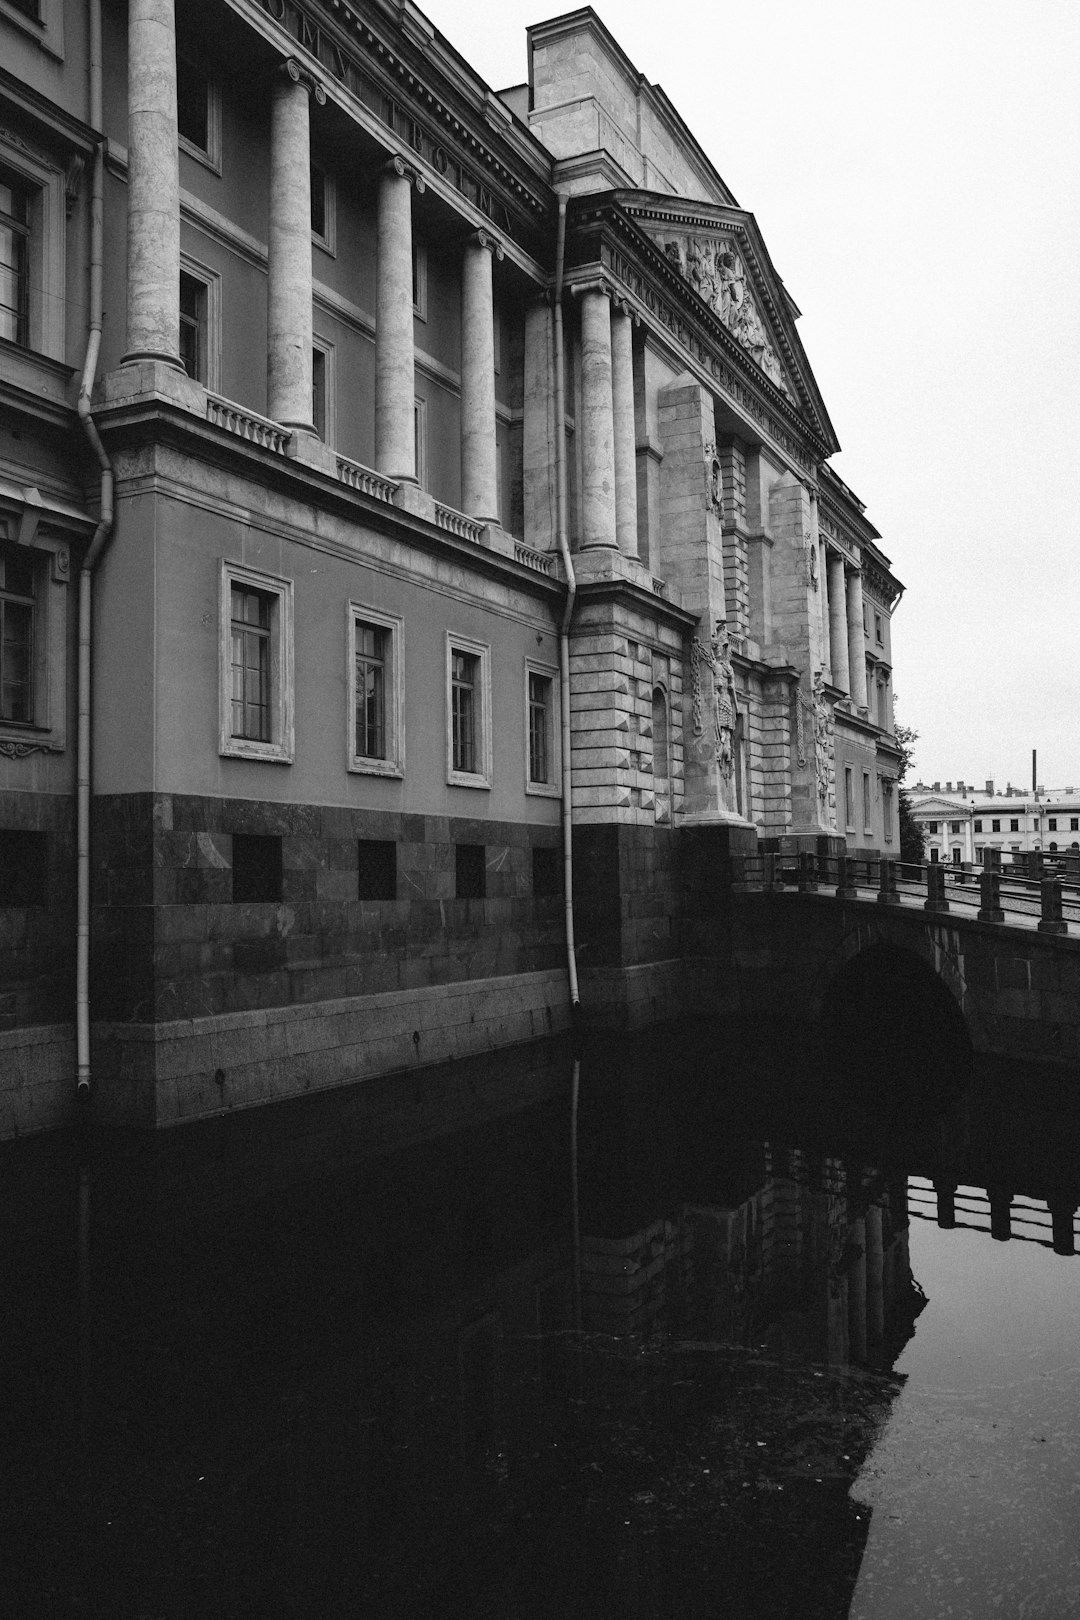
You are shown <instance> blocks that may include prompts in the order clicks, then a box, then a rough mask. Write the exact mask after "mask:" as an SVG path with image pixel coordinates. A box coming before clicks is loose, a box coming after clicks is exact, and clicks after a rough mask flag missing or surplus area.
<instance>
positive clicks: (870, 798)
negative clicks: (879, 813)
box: [862, 771, 874, 834]
mask: <svg viewBox="0 0 1080 1620" xmlns="http://www.w3.org/2000/svg"><path fill="white" fill-rule="evenodd" d="M862 788H863V791H862V809H863V832H864V833H871V834H872V833H873V831H874V784H873V779H872V777H871V775H870V772H869V771H863V773H862Z"/></svg>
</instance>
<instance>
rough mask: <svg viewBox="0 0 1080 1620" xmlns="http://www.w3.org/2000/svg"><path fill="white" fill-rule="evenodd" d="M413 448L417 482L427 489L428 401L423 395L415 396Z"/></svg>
mask: <svg viewBox="0 0 1080 1620" xmlns="http://www.w3.org/2000/svg"><path fill="white" fill-rule="evenodd" d="M413 447H414V453H415V466H414V469H413V470H414V472H415V473H416V482H417V484H418V485H419V487H420V488H421V489H427V487H428V484H427V471H428V428H427V400H426V399H425V398H424V397H423V395H422V394H415V395H414V396H413Z"/></svg>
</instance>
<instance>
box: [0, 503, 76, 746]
mask: <svg viewBox="0 0 1080 1620" xmlns="http://www.w3.org/2000/svg"><path fill="white" fill-rule="evenodd" d="M0 538H2V539H3V540H5V542H6V543H7V544H8V545H11V546H25V547H26V548H27V550H29V551H30V553H31V554H32V556H33V559H34V561H33V566H34V620H33V623H34V660H33V675H32V686H31V695H32V715H31V718H30V719H29V720H2V719H0V758H2V757H7V758H17V757H18V756H19V755H20V754H21V753H23V752H30V753H33V752H36V751H37V750H39V749H41V750H44V751H45V752H47V753H61V752H62V751H63V750H64V748H65V746H66V744H67V620H68V601H67V586H68V584H69V583H70V579H71V552H70V549H69V546H68V541H67V540H66V539H65V538H64V537H63V536H61V535H53V534H49V533H44V532H42V531H41V530H40V529H39V528H38V523H37V513H36V512H35V511H34V509H33V508H32V507H27V508H25V509H24V511H23V513H22V515H21V516H17V515H16V514H15V513H11V514H7V513H0Z"/></svg>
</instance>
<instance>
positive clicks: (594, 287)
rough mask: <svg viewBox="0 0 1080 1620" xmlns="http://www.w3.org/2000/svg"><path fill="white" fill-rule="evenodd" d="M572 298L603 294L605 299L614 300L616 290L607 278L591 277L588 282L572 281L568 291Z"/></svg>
mask: <svg viewBox="0 0 1080 1620" xmlns="http://www.w3.org/2000/svg"><path fill="white" fill-rule="evenodd" d="M567 290H568V291H569V293H570V296H571V298H583V297H584V296H585V294H586V293H603V295H604V297H605V298H610V299H614V298H615V297H616V289H615V285H614V283H613V282H611V281H609V280H608V278H607V276H590V278H589V280H588V281H572V282H571V283H570V286H569V288H568V289H567Z"/></svg>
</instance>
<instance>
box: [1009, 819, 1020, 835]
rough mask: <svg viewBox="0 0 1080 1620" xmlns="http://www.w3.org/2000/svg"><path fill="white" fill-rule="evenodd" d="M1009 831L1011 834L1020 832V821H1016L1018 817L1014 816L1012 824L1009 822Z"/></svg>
mask: <svg viewBox="0 0 1080 1620" xmlns="http://www.w3.org/2000/svg"><path fill="white" fill-rule="evenodd" d="M1009 831H1010V832H1019V831H1020V823H1019V821H1018V820H1017V819H1016V817H1015V816H1014V817H1013V818H1012V820H1011V821H1010V822H1009Z"/></svg>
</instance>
